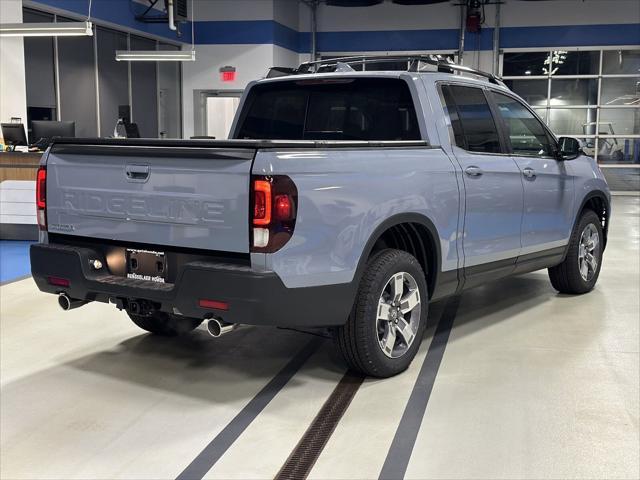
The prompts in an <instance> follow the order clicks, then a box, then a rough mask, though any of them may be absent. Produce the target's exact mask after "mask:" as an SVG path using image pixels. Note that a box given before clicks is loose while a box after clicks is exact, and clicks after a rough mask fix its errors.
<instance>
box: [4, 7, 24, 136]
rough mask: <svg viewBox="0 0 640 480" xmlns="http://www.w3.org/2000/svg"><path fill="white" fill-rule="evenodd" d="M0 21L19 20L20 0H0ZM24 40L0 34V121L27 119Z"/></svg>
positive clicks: (20, 20)
mask: <svg viewBox="0 0 640 480" xmlns="http://www.w3.org/2000/svg"><path fill="white" fill-rule="evenodd" d="M0 19H1V20H0V21H2V22H3V23H20V22H22V0H0ZM24 72H25V70H24V43H23V40H22V38H20V37H0V121H2V122H8V121H9V120H10V119H11V117H20V118H22V121H23V122H24V123H26V121H27V91H26V82H25V73H24Z"/></svg>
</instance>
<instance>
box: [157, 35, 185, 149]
mask: <svg viewBox="0 0 640 480" xmlns="http://www.w3.org/2000/svg"><path fill="white" fill-rule="evenodd" d="M158 50H180V47H177V46H175V45H169V44H163V43H161V44H159V45H158ZM181 69H182V65H181V63H180V62H158V87H159V90H158V111H159V115H158V117H159V125H158V130H159V131H160V137H164V138H181V137H182V108H181V104H182V97H181V93H180V92H181V91H182V83H181V80H180V79H181V76H182V74H181V71H182V70H181Z"/></svg>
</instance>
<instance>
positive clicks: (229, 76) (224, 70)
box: [220, 65, 236, 82]
mask: <svg viewBox="0 0 640 480" xmlns="http://www.w3.org/2000/svg"><path fill="white" fill-rule="evenodd" d="M220 80H221V81H222V82H235V80H236V67H231V66H229V65H227V66H225V67H221V68H220Z"/></svg>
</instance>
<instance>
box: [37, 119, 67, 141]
mask: <svg viewBox="0 0 640 480" xmlns="http://www.w3.org/2000/svg"><path fill="white" fill-rule="evenodd" d="M75 136H76V122H55V121H48V120H34V121H33V122H31V143H36V142H38V141H39V140H41V139H43V138H44V139H46V140H47V141H48V140H50V139H52V138H53V137H75Z"/></svg>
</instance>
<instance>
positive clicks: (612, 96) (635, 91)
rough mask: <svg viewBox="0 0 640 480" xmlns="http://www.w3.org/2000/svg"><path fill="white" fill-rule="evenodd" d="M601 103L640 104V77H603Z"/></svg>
mask: <svg viewBox="0 0 640 480" xmlns="http://www.w3.org/2000/svg"><path fill="white" fill-rule="evenodd" d="M600 104H601V105H612V106H613V105H638V106H640V77H627V78H603V79H602V91H601V93H600Z"/></svg>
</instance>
